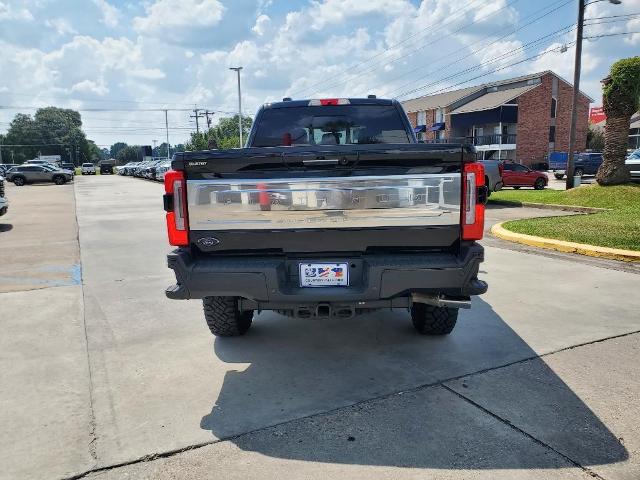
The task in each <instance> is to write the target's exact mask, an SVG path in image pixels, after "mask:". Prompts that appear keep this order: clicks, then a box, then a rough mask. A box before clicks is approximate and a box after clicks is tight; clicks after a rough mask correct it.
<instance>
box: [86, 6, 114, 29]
mask: <svg viewBox="0 0 640 480" xmlns="http://www.w3.org/2000/svg"><path fill="white" fill-rule="evenodd" d="M92 1H93V3H94V4H95V5H96V6H97V7H98V8H99V9H100V12H101V13H102V23H104V24H105V25H106V26H107V27H111V28H115V27H117V26H118V20H119V17H120V10H118V9H117V8H116V7H114V6H113V5H111V4H110V3H109V2H107V1H106V0H92Z"/></svg>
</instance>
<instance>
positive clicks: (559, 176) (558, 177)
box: [553, 173, 564, 180]
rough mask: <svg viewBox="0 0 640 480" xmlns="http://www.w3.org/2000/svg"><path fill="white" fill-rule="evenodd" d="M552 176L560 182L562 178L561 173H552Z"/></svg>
mask: <svg viewBox="0 0 640 480" xmlns="http://www.w3.org/2000/svg"><path fill="white" fill-rule="evenodd" d="M553 176H554V177H556V178H557V179H558V180H562V179H563V178H564V175H563V174H561V173H554V174H553Z"/></svg>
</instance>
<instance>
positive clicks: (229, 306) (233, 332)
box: [202, 297, 253, 337]
mask: <svg viewBox="0 0 640 480" xmlns="http://www.w3.org/2000/svg"><path fill="white" fill-rule="evenodd" d="M202 306H203V308H204V318H205V320H206V321H207V326H208V327H209V330H211V333H213V334H214V335H215V336H217V337H237V336H239V335H244V334H245V333H247V331H248V330H249V327H251V322H252V321H253V311H251V310H249V311H245V312H241V311H239V310H238V300H237V298H236V297H204V298H203V299H202Z"/></svg>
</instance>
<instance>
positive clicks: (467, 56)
mask: <svg viewBox="0 0 640 480" xmlns="http://www.w3.org/2000/svg"><path fill="white" fill-rule="evenodd" d="M556 3H560V2H556ZM571 3H573V0H567V1H565V2H564V3H562V4H561V5H559V6H557V7H555V8H553V9H552V10H549V11H548V12H546V13H544V14H543V15H541V16H539V17H538V18H534V19H533V20H531V21H530V22H528V23H525V24H524V25H521V26H520V27H518V28H516V29H514V30H512V31H511V32H509V33H507V34H505V35H503V36H502V37H498V38H497V39H495V40H493V41H491V42H490V43H488V44H486V45H483V46H481V47H479V48H477V49H476V50H474V51H472V52H470V53H468V54H466V55H464V56H462V57H459V58H458V59H456V60H454V61H453V62H450V63H448V64H446V65H444V66H443V67H441V68H438V71H442V70H444V69H446V68H448V67H451V66H453V65H455V64H457V63H460V62H461V61H462V60H465V59H467V58H469V57H472V56H473V55H476V54H477V53H479V52H481V51H483V50H485V49H486V48H487V47H490V46H491V45H494V44H496V43H498V42H500V41H501V40H504V39H505V38H507V37H509V36H511V35H513V34H514V33H516V32H518V31H520V30H522V29H524V28H526V27H528V26H530V25H532V24H534V23H536V22H537V21H539V20H541V19H543V18H545V17H547V16H548V15H550V14H552V13H554V12H556V11H557V10H559V9H560V8H562V7H564V6H566V5H568V4H571ZM546 8H547V7H544V8H541V9H540V10H537V11H536V12H535V13H533V14H531V15H529V16H528V17H525V18H530V17H533V16H535V15H536V14H537V13H538V12H540V11H542V10H545V9H546ZM492 37H493V35H492V34H490V35H487V36H486V37H485V38H484V39H482V40H485V39H490V38H492ZM482 40H481V41H482ZM465 50H467V46H463V47H461V48H459V49H457V50H455V51H453V52H450V53H449V54H447V55H445V56H443V57H440V58H437V59H436V60H434V62H431V63H430V64H429V65H422V66H420V67H416V68H414V69H412V70H410V71H409V72H407V73H405V74H402V75H400V76H398V77H396V78H395V79H392V80H390V81H391V82H393V81H394V80H397V79H399V78H401V77H404V76H407V75H409V74H411V73H414V72H416V71H418V70H421V69H423V68H425V67H427V66H428V67H431V68H432V67H433V65H434V64H435V63H438V62H439V61H441V60H444V59H449V58H451V56H452V55H454V54H456V53H458V52H461V51H465ZM430 76H432V73H431V72H430V73H428V74H427V75H423V76H421V77H418V78H413V79H412V80H411V82H408V83H404V84H402V85H400V86H399V87H395V88H394V89H393V90H391V91H388V90H387V93H385V96H390V95H393V94H394V93H395V92H397V91H402V89H404V88H406V87H409V86H410V85H414V84H415V82H416V81H418V80H421V79H424V78H428V77H430Z"/></svg>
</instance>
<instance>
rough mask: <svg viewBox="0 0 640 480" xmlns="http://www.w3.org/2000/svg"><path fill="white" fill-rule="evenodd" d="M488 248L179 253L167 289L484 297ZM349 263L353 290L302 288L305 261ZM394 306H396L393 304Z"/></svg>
mask: <svg viewBox="0 0 640 480" xmlns="http://www.w3.org/2000/svg"><path fill="white" fill-rule="evenodd" d="M483 259H484V249H483V248H482V246H481V245H479V244H476V243H473V244H470V245H469V246H465V247H463V248H462V249H461V251H460V253H459V254H458V255H455V254H447V253H426V254H425V253H420V254H388V255H359V256H350V255H348V254H347V255H335V254H334V255H331V256H324V257H317V256H314V257H310V256H300V257H296V256H294V255H287V256H285V255H281V256H272V257H267V256H265V257H246V256H245V257H241V256H233V257H232V256H225V257H218V256H206V255H198V256H193V255H192V254H191V253H190V252H189V251H188V250H187V249H178V250H175V251H173V252H172V253H170V254H169V255H168V256H167V260H168V265H169V268H171V269H173V271H174V273H175V275H176V281H177V283H176V284H175V285H172V286H170V287H169V288H167V290H166V295H167V297H169V298H171V299H178V300H186V299H191V298H203V297H207V296H233V297H242V298H244V299H248V300H251V301H253V302H255V303H256V304H260V305H261V306H262V307H263V308H268V306H269V305H278V306H282V305H289V304H291V305H297V304H301V303H313V302H327V303H342V302H347V303H352V302H362V305H363V306H364V307H366V306H367V304H368V303H369V302H376V301H379V300H386V299H389V300H391V299H394V298H399V297H408V296H409V295H410V294H411V293H412V292H420V293H427V294H442V295H448V296H454V297H468V296H470V295H480V294H482V293H484V292H486V290H487V284H486V283H485V282H483V281H481V280H478V278H477V275H478V269H479V265H480V263H481V262H482V261H483ZM313 261H317V262H346V263H348V264H349V268H350V270H349V279H350V285H349V286H348V287H319V288H309V287H300V286H299V273H298V271H299V269H298V265H299V263H301V262H313ZM391 303H393V302H391Z"/></svg>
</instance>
